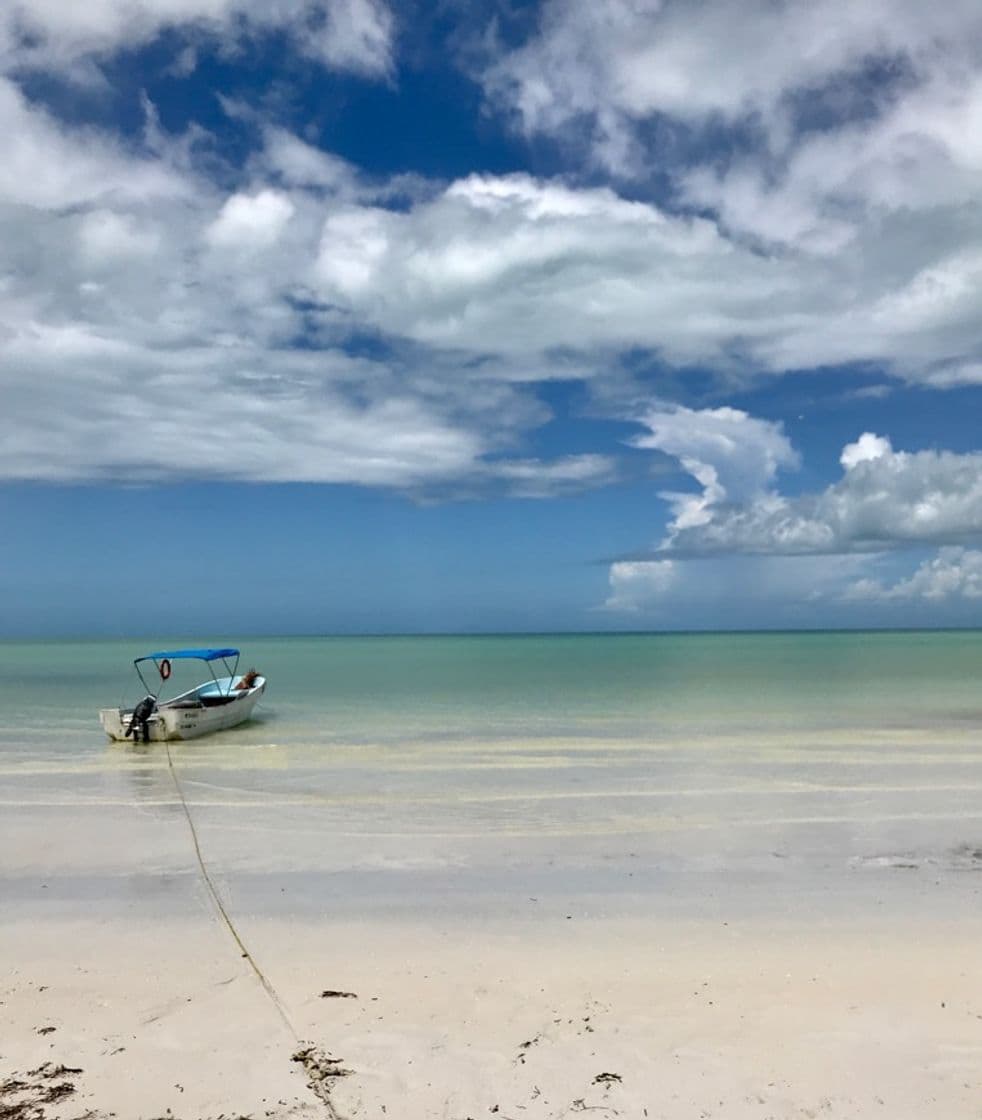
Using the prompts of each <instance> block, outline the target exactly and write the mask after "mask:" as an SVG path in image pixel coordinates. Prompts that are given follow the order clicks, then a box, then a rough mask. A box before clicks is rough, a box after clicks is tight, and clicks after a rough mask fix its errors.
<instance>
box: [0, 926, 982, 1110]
mask: <svg viewBox="0 0 982 1120" xmlns="http://www.w3.org/2000/svg"><path fill="white" fill-rule="evenodd" d="M536 925H537V923H530V924H528V925H525V926H522V925H520V924H516V923H508V924H505V925H500V926H499V925H495V924H494V923H491V924H490V925H482V926H481V927H480V928H475V927H456V928H449V929H447V928H445V929H437V928H434V927H432V926H431V925H428V924H413V925H407V924H405V923H396V924H394V925H387V926H384V927H375V928H368V927H360V926H352V925H350V924H343V925H341V926H338V925H335V924H333V923H328V922H325V923H319V924H306V923H304V924H300V925H297V924H283V923H277V922H274V923H269V922H262V921H257V922H255V923H250V924H248V925H247V926H246V929H247V931H248V936H249V941H248V943H249V945H250V950H251V951H252V952H253V953H254V954H255V955H256V957H257V959H259V960H261V962H262V967H263V970H264V972H265V974H266V975H267V976H268V977H269V979H270V980H271V982H272V983H273V984H274V986H275V990H276V992H277V994H278V996H279V998H280V999H281V1000H282V1001H283V1004H284V1006H285V1007H286V1008H287V1011H288V1015H289V1018H290V1021H291V1022H292V1023H293V1024H295V1027H296V1030H297V1032H298V1033H299V1035H300V1041H298V1039H297V1038H295V1037H293V1035H292V1032H291V1030H290V1029H289V1028H288V1027H287V1026H286V1025H285V1024H284V1023H283V1021H282V1020H281V1018H280V1017H279V1015H278V1014H277V1012H276V1009H275V1008H274V1006H273V1005H272V1003H271V1001H270V1000H269V998H268V996H267V994H266V992H265V991H264V990H263V988H262V987H261V985H260V984H259V983H258V981H257V980H256V978H255V976H254V975H252V973H251V971H250V969H249V968H248V967H247V965H246V962H244V961H243V960H242V959H241V958H240V957H239V956H238V955H237V954H236V953H235V952H234V951H233V950H232V948H231V947H230V945H229V944H228V943H226V941H225V939H224V938H223V935H222V931H221V930H219V929H218V928H216V927H215V925H214V924H213V923H210V922H209V920H208V917H207V915H205V914H203V915H202V917H201V920H200V921H199V922H197V923H190V922H187V921H177V922H169V923H165V922H162V923H153V924H151V925H146V924H141V923H139V922H136V921H131V922H123V923H115V924H113V925H107V924H105V923H99V922H62V921H59V922H57V923H54V924H52V925H44V926H41V927H40V928H39V926H38V925H37V924H36V923H31V924H26V923H25V924H21V923H15V924H12V925H11V924H6V923H5V929H4V936H3V942H2V950H3V959H4V960H5V961H11V960H16V961H22V962H23V961H30V964H29V965H27V964H21V965H19V966H17V967H15V968H14V969H12V970H6V974H5V982H4V987H3V991H2V1001H3V1003H2V1006H0V1023H2V1037H3V1049H2V1054H3V1057H2V1061H3V1068H4V1076H5V1078H6V1080H5V1081H4V1082H3V1085H2V1090H0V1092H2V1096H0V1102H2V1107H3V1109H4V1111H3V1113H2V1114H3V1115H4V1116H5V1117H25V1118H26V1117H35V1116H45V1117H65V1118H68V1117H79V1116H90V1117H95V1116H104V1115H116V1116H133V1117H137V1116H139V1117H163V1116H174V1117H219V1116H225V1117H230V1116H235V1117H239V1116H256V1117H261V1116H270V1117H292V1116H324V1115H326V1116H332V1115H333V1116H344V1117H352V1118H354V1117H378V1116H394V1117H405V1118H407V1120H417V1118H419V1120H423V1118H427V1120H428V1118H432V1117H441V1118H442V1117H446V1118H451V1120H465V1118H467V1117H471V1118H472V1120H478V1117H486V1116H501V1117H507V1118H511V1120H517V1118H518V1117H537V1118H543V1120H544V1118H546V1117H550V1118H552V1117H556V1118H558V1117H573V1116H576V1115H578V1114H580V1113H583V1112H591V1113H596V1114H598V1115H602V1116H603V1115H605V1116H623V1117H639V1118H640V1117H646V1116H647V1117H689V1116H697V1117H724V1116H725V1117H747V1118H750V1117H755V1118H758V1117H759V1118H763V1117H818V1116H843V1117H845V1116H849V1117H853V1116H864V1117H865V1116H889V1117H912V1118H913V1117H922V1116H945V1117H970V1116H977V1115H978V1108H979V1103H978V1102H979V1069H980V1067H982V1061H980V1059H982V997H980V992H982V987H980V982H982V966H980V963H979V956H978V952H977V937H972V936H969V935H968V932H967V931H966V928H965V926H964V925H959V927H958V928H957V929H956V928H955V927H946V926H944V925H931V924H930V923H927V924H925V925H924V926H919V925H917V924H914V925H912V926H911V927H909V928H905V929H899V928H897V927H896V926H895V925H894V926H892V928H891V927H888V926H887V925H883V926H877V925H875V924H871V925H869V926H867V927H866V928H860V927H859V926H853V927H851V928H825V929H817V928H811V929H806V928H799V927H796V926H794V925H793V924H792V925H788V926H786V927H784V928H782V929H779V930H775V929H761V928H753V927H751V928H747V927H743V926H739V925H738V926H736V927H730V926H726V927H721V928H719V929H717V930H708V929H706V928H705V927H703V926H699V927H690V928H685V927H682V928H679V927H677V926H676V927H671V928H663V927H659V926H657V925H654V926H652V925H650V924H647V923H646V924H644V925H643V926H639V925H637V924H623V923H614V924H613V925H611V924H609V923H605V922H600V921H596V920H591V919H579V920H578V919H577V918H576V917H573V918H571V919H570V920H569V921H566V920H565V919H563V920H562V923H561V924H560V923H558V922H557V923H554V924H550V923H545V924H544V925H538V928H536ZM974 932H975V933H977V932H978V930H977V927H976V929H975V931H974ZM324 992H330V993H343V994H338V995H327V996H325V995H324V994H323V993H324ZM311 1047H312V1048H313V1050H312V1054H313V1061H309V1062H308V1064H307V1065H306V1066H305V1065H304V1064H303V1063H302V1062H298V1061H297V1060H296V1056H297V1054H298V1052H302V1051H304V1050H306V1049H307V1048H311ZM334 1059H336V1060H337V1061H336V1064H335V1063H334ZM324 1073H326V1075H327V1076H326V1078H323V1079H321V1078H322V1075H323V1074H324ZM311 1075H316V1077H317V1078H318V1080H314V1079H312V1076H311Z"/></svg>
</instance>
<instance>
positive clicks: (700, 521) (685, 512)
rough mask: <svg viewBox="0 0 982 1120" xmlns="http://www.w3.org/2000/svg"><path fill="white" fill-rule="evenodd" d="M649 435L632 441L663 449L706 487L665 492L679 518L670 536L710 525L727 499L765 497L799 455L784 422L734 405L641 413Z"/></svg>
mask: <svg viewBox="0 0 982 1120" xmlns="http://www.w3.org/2000/svg"><path fill="white" fill-rule="evenodd" d="M638 421H639V423H641V424H643V425H644V427H646V428H648V429H649V432H650V434H649V435H644V436H638V437H636V438H635V439H633V440H632V441H631V442H632V443H633V445H634V446H635V447H641V448H649V449H651V450H657V451H663V452H665V454H667V455H672V456H674V457H675V458H676V459H678V461H679V463H680V465H681V466H682V469H683V470H684V471H685V472H686V473H687V474H689V475H691V476H692V477H693V478H694V479H695V480H696V481H697V482H698V483H699V484H700V486H701V487H702V492H701V493H700V494H683V493H663V494H662V497H663V498H665V499H666V500H668V501H669V503H670V504H671V506H672V508H673V510H674V514H675V518H674V520H673V522H672V524H671V526H670V538H671V537H673V536H675V535H676V534H678V533H684V532H685V531H687V530H690V529H694V528H696V527H698V526H704V525H708V524H710V523H711V522H712V521H713V519H714V517H715V515H716V507H717V506H719V505H720V504H722V503H729V504H740V505H745V504H749V503H752V502H754V501H757V500H759V499H761V498H764V497H765V496H766V495H767V494H768V492H769V489H770V486H771V484H772V483H773V481H774V478H775V476H776V474H777V471H778V468H779V467H795V466H797V465H798V456H797V454H796V453H795V451H794V449H793V448H792V446H791V443H790V441H789V440H788V438H787V437H786V436H785V435H784V433H783V431H782V428H781V425H780V424H778V423H775V422H773V421H768V420H760V419H757V418H755V417H752V416H750V415H748V414H747V413H746V412H742V411H741V410H739V409H735V408H713V409H701V410H696V409H690V408H682V407H678V406H675V407H672V406H668V407H665V406H658V407H654V408H651V409H649V410H647V411H646V412H644V413H643V414H642V415H640V416H639V417H638Z"/></svg>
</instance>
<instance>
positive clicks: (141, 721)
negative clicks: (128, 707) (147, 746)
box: [126, 696, 157, 743]
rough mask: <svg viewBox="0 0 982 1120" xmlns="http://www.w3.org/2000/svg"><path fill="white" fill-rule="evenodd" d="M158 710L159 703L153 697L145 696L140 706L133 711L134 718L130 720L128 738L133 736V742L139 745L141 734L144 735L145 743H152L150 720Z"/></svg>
mask: <svg viewBox="0 0 982 1120" xmlns="http://www.w3.org/2000/svg"><path fill="white" fill-rule="evenodd" d="M156 710H157V701H156V700H155V699H154V697H153V696H144V697H143V699H142V700H141V701H140V703H139V704H137V706H136V707H135V708H134V709H133V717H132V719H131V720H130V725H129V727H127V729H126V737H127V738H129V737H130V735H132V736H133V742H134V743H139V741H140V734H141V732H142V734H143V741H144V743H149V742H150V724H149V720H150V717H151V716H152V715H153V713H154V712H155V711H156Z"/></svg>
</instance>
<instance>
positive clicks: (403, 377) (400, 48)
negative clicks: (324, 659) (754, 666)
mask: <svg viewBox="0 0 982 1120" xmlns="http://www.w3.org/2000/svg"><path fill="white" fill-rule="evenodd" d="M980 405H982V6H980V5H979V4H978V2H977V0H947V2H946V3H943V4H930V5H926V4H924V3H923V2H922V0H889V2H888V0H863V3H860V4H857V3H855V2H853V0H807V2H805V0H803V2H789V0H738V2H734V0H604V2H603V3H598V4H584V3H581V2H577V0H543V2H542V3H538V4H534V3H519V2H518V0H486V2H467V3H464V2H462V0H433V2H432V3H414V2H412V0H408V2H405V0H404V2H402V3H399V4H389V3H387V2H386V0H88V2H87V3H85V4H79V3H77V2H76V0H29V2H27V0H6V2H5V3H4V4H3V5H0V636H29V635H39V636H50V635H62V634H64V635H67V634H107V635H115V634H120V635H122V634H134V633H140V634H149V633H154V632H158V633H159V632H166V633H170V634H175V633H185V634H195V635H202V636H208V635H210V634H215V633H217V634H222V635H233V636H234V635H236V634H243V633H245V634H255V633H392V632H482V631H491V632H499V631H549V630H557V631H568V630H574V631H575V630H586V631H597V630H663V629H667V630H676V629H707V628H708V629H730V628H740V629H755V628H761V629H771V628H812V627H906V626H979V625H982V447H980V435H979V424H978V418H979V416H980Z"/></svg>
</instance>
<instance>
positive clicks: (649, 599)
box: [604, 560, 678, 613]
mask: <svg viewBox="0 0 982 1120" xmlns="http://www.w3.org/2000/svg"><path fill="white" fill-rule="evenodd" d="M677 577H678V568H677V565H676V563H675V562H674V561H673V560H618V561H617V562H616V563H614V564H611V566H610V574H609V581H610V597H609V598H608V599H607V601H606V603H605V604H604V606H605V607H606V608H607V609H608V610H611V611H629V612H632V613H639V612H641V611H645V610H649V609H651V608H653V607H657V606H659V605H661V604H663V603H664V602H665V598H666V596H667V594H668V592H669V591H670V590H671V589H672V586H673V585H674V584H675V582H676V579H677Z"/></svg>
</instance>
